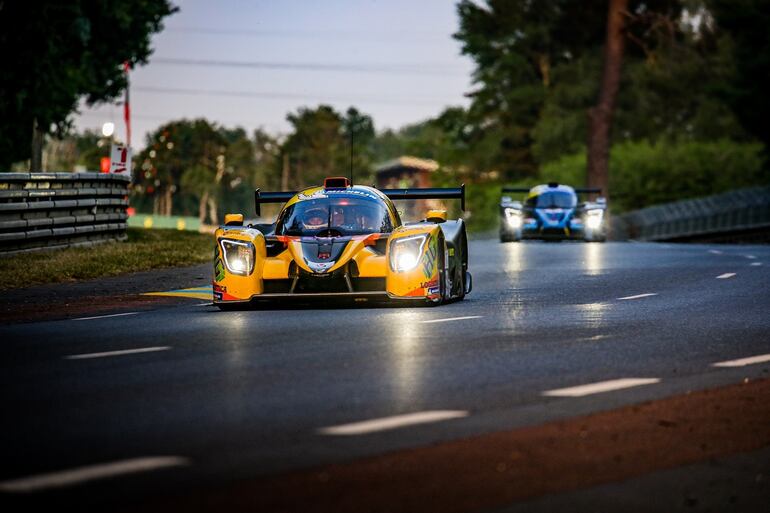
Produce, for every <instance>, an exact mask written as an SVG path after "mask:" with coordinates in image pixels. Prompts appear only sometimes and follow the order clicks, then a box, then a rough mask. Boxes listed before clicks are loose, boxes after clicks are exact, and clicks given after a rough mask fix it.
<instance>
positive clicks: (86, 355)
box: [64, 346, 171, 360]
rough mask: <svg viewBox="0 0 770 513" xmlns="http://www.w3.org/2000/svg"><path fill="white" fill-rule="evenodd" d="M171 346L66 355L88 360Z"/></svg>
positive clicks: (72, 358)
mask: <svg viewBox="0 0 770 513" xmlns="http://www.w3.org/2000/svg"><path fill="white" fill-rule="evenodd" d="M169 349H171V347H169V346H156V347H142V348H139V349H123V350H120V351H105V352H103V353H84V354H73V355H69V356H65V357H64V359H65V360H86V359H88V358H104V357H108V356H124V355H127V354H139V353H151V352H153V351H167V350H169Z"/></svg>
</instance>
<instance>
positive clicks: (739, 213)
mask: <svg viewBox="0 0 770 513" xmlns="http://www.w3.org/2000/svg"><path fill="white" fill-rule="evenodd" d="M615 219H616V220H617V222H615V223H613V227H612V228H613V234H614V236H613V238H615V239H618V238H629V239H635V240H649V241H734V242H741V241H758V242H759V241H768V240H770V187H751V188H747V189H738V190H735V191H730V192H726V193H724V194H716V195H714V196H708V197H705V198H697V199H691V200H683V201H677V202H674V203H666V204H663V205H655V206H653V207H648V208H643V209H641V210H635V211H633V212H629V213H627V214H623V215H621V216H615Z"/></svg>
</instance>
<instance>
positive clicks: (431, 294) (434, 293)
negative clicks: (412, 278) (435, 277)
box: [428, 287, 441, 296]
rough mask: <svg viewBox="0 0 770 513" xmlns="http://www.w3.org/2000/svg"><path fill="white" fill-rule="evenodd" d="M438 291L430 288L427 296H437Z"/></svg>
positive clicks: (436, 288)
mask: <svg viewBox="0 0 770 513" xmlns="http://www.w3.org/2000/svg"><path fill="white" fill-rule="evenodd" d="M440 291H441V289H439V288H438V287H430V288H429V289H428V295H429V296H434V295H436V294H438V293H439V292H440Z"/></svg>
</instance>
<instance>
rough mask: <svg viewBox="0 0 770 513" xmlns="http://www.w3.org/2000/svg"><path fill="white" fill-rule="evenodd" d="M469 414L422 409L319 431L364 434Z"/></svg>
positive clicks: (459, 411)
mask: <svg viewBox="0 0 770 513" xmlns="http://www.w3.org/2000/svg"><path fill="white" fill-rule="evenodd" d="M467 416H468V412H467V411H462V410H433V411H421V412H418V413H407V414H406V415H395V416H393V417H383V418H381V419H372V420H365V421H363V422H353V423H351V424H341V425H339V426H330V427H325V428H321V429H319V430H318V432H319V433H321V434H322V435H364V434H367V433H374V432H375V431H386V430H388V429H397V428H402V427H405V426H413V425H415V424H426V423H429V422H439V421H442V420H449V419H457V418H461V417H467Z"/></svg>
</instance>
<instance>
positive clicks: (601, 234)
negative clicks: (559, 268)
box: [500, 182, 607, 242]
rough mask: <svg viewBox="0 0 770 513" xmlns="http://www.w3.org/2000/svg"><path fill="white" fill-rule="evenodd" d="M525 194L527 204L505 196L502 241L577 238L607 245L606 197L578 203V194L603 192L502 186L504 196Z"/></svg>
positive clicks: (566, 187)
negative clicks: (506, 194) (517, 193)
mask: <svg viewBox="0 0 770 513" xmlns="http://www.w3.org/2000/svg"><path fill="white" fill-rule="evenodd" d="M510 192H525V193H527V196H526V198H525V199H524V203H522V202H520V201H513V200H512V199H511V197H510V196H503V198H502V201H501V202H500V242H513V241H519V240H522V239H543V240H565V239H578V240H585V241H588V242H604V241H605V240H606V238H607V237H606V232H605V226H604V224H605V223H604V213H605V211H606V210H607V203H606V201H605V199H604V198H601V197H600V198H597V200H596V201H595V202H588V201H586V202H581V203H578V196H577V195H578V194H600V193H601V189H575V188H573V187H570V186H569V185H560V184H558V183H553V182H551V183H548V184H543V185H538V186H535V187H532V188H531V189H520V188H515V187H503V193H510Z"/></svg>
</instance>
